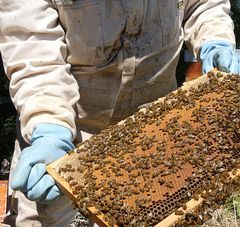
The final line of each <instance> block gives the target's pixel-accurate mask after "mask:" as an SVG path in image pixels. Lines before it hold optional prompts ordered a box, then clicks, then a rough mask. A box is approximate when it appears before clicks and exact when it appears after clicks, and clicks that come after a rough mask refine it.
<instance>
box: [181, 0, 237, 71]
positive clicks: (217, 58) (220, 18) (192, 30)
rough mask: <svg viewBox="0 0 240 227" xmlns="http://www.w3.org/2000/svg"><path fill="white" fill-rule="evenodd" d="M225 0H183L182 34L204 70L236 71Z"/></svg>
mask: <svg viewBox="0 0 240 227" xmlns="http://www.w3.org/2000/svg"><path fill="white" fill-rule="evenodd" d="M229 13H230V2H229V1H228V0H219V1H215V0H209V1H205V0H200V1H199V0H198V1H197V0H194V1H186V5H185V16H184V34H185V41H186V44H187V46H188V48H189V49H190V50H191V51H192V52H193V54H194V55H195V57H197V59H198V60H200V61H201V62H202V68H203V72H204V73H206V72H208V71H210V70H211V69H212V68H215V67H216V68H218V69H219V70H222V71H227V72H233V73H239V68H240V67H239V55H238V54H237V53H236V51H235V36H234V30H233V28H234V25H233V21H232V19H231V17H230V15H229Z"/></svg>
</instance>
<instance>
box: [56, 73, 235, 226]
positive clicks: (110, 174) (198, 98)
mask: <svg viewBox="0 0 240 227" xmlns="http://www.w3.org/2000/svg"><path fill="white" fill-rule="evenodd" d="M239 151H240V77H239V76H237V75H224V76H223V75H221V74H220V73H218V74H217V75H215V74H213V73H209V74H208V80H207V82H205V83H202V84H199V85H198V86H197V87H196V88H190V89H187V90H184V89H181V88H180V89H178V90H177V91H175V92H172V93H170V94H169V95H167V96H166V97H165V98H164V99H163V100H162V101H159V102H155V103H153V104H152V105H150V106H149V107H147V108H146V109H144V110H141V111H139V112H137V113H136V114H134V115H133V116H131V117H128V118H127V119H126V120H125V121H123V122H122V123H121V124H118V125H112V126H110V127H109V128H107V129H105V130H103V131H102V132H101V133H100V134H98V135H94V136H93V137H92V138H91V139H90V140H88V141H85V142H84V143H82V144H79V145H78V146H77V148H76V150H75V152H74V155H73V154H69V157H71V156H72V157H73V156H74V158H69V161H67V162H66V163H65V164H64V165H63V166H62V167H61V168H59V170H58V173H59V174H60V175H61V176H62V177H63V178H64V179H65V181H67V182H68V183H69V186H70V187H71V190H72V193H73V195H74V197H75V198H76V205H77V207H78V208H79V209H80V211H81V212H82V213H83V214H84V215H88V209H87V208H88V207H91V206H94V207H96V208H97V210H99V211H100V212H101V213H103V214H104V215H105V220H104V221H105V222H108V224H109V226H114V224H116V225H118V226H154V225H155V224H157V223H159V222H160V221H161V220H163V219H164V218H165V217H167V216H168V215H169V214H171V213H173V212H175V214H176V215H182V214H184V213H185V210H186V205H185V203H186V202H187V201H188V200H190V199H195V200H198V199H199V198H200V197H202V198H204V199H205V200H204V201H205V202H204V203H203V204H202V206H201V208H199V209H198V210H196V211H195V212H192V213H189V212H187V213H186V215H185V220H183V221H182V222H181V223H178V224H177V226H191V225H194V224H199V223H203V222H204V221H205V220H206V219H207V218H208V217H209V212H210V210H211V209H214V208H215V206H217V205H221V204H222V203H223V201H224V199H225V198H226V197H227V196H229V193H232V192H233V191H234V190H236V188H237V187H238V188H239V178H234V180H232V178H231V177H230V175H229V172H230V171H232V174H233V175H234V173H235V174H236V170H237V169H239V168H240V161H239V160H240V159H239V156H240V152H239ZM180 207H181V209H178V208H180ZM206 210H208V211H206ZM96 215H97V214H96Z"/></svg>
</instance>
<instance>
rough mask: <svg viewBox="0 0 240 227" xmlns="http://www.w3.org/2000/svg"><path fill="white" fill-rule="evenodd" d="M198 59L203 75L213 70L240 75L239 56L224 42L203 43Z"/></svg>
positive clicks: (230, 45)
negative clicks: (200, 62) (200, 61)
mask: <svg viewBox="0 0 240 227" xmlns="http://www.w3.org/2000/svg"><path fill="white" fill-rule="evenodd" d="M200 59H201V60H202V71H203V73H207V72H209V71H211V70H212V69H213V68H217V69H218V70H220V71H222V72H227V73H235V74H239V73H240V56H239V54H238V53H237V52H236V50H235V48H234V46H233V45H232V44H231V43H228V42H226V41H221V40H217V41H211V42H207V43H204V44H203V45H202V47H201V48H200Z"/></svg>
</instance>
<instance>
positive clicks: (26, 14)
mask: <svg viewBox="0 0 240 227" xmlns="http://www.w3.org/2000/svg"><path fill="white" fill-rule="evenodd" d="M229 10H230V3H229V1H227V0H37V1H36V0H0V51H1V53H2V58H3V63H4V67H5V71H6V74H7V76H8V78H9V79H10V81H11V82H10V94H11V97H12V100H13V102H14V104H15V106H16V109H17V110H18V112H19V115H20V117H19V120H20V125H21V134H22V136H23V138H24V139H25V141H27V142H29V141H30V139H31V134H32V131H33V129H34V128H35V126H36V125H37V124H38V123H40V122H45V123H55V124H60V125H63V126H65V127H68V128H69V129H71V130H72V132H73V133H74V135H77V133H76V132H79V131H80V130H82V131H85V132H88V133H97V132H99V130H101V129H102V128H104V127H106V126H107V125H108V124H109V123H115V122H117V121H119V120H120V119H122V118H125V117H126V116H128V115H130V114H132V113H133V112H134V111H136V110H137V109H138V107H139V106H140V105H142V104H144V103H148V102H151V101H153V100H155V99H157V98H159V97H161V96H164V95H166V94H167V93H169V92H170V91H172V90H174V89H175V88H176V79H175V68H176V65H177V62H178V58H179V53H180V50H181V47H182V44H183V41H184V40H185V41H186V44H187V45H188V47H189V48H190V49H191V50H192V51H193V53H194V55H195V56H197V55H198V52H199V48H200V47H201V45H202V44H203V43H204V42H206V41H212V40H225V41H228V42H230V43H233V44H234V43H235V37H234V33H233V22H232V20H231V18H230V17H229V15H228V14H229ZM79 96H80V99H79ZM75 125H77V128H78V130H76V126H75ZM29 206H30V205H29ZM49 206H51V205H49ZM52 206H53V205H52ZM51 209H52V208H51ZM57 209H58V210H61V207H58V208H56V209H55V213H57V212H59V214H60V211H57ZM29 217H31V214H30V212H29ZM61 218H63V217H62V215H59V217H58V220H59V219H61ZM32 219H36V218H32ZM65 219H66V217H65ZM32 222H34V220H33V221H32ZM46 223H47V222H46ZM39 225H40V224H39ZM22 226H23V225H22ZM28 226H29V225H28ZM34 226H38V225H37V224H36V225H34ZM51 226H53V225H51ZM58 226H61V225H58Z"/></svg>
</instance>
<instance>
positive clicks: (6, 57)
mask: <svg viewBox="0 0 240 227" xmlns="http://www.w3.org/2000/svg"><path fill="white" fill-rule="evenodd" d="M64 36H65V32H64V30H63V29H62V27H61V26H60V24H59V20H58V13H57V11H56V10H55V9H54V6H53V5H52V3H51V1H45V0H38V1H35V0H2V1H1V2H0V51H1V54H2V59H3V64H4V68H5V72H6V75H7V76H8V78H9V79H10V95H11V98H12V100H13V103H14V105H15V107H16V109H17V111H18V112H19V113H20V122H21V132H22V135H23V137H24V139H25V140H26V141H28V142H29V141H30V140H31V135H32V132H33V130H34V128H35V127H36V126H37V125H38V124H39V123H51V124H58V125H62V126H65V127H66V128H69V129H70V130H71V131H72V134H73V135H75V133H76V129H75V112H74V105H75V103H76V102H77V100H78V99H79V93H78V86H77V82H76V81H75V79H74V78H73V76H72V75H71V74H70V65H69V64H67V63H66V57H67V47H66V44H65V42H64Z"/></svg>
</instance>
